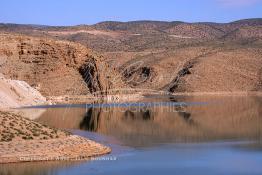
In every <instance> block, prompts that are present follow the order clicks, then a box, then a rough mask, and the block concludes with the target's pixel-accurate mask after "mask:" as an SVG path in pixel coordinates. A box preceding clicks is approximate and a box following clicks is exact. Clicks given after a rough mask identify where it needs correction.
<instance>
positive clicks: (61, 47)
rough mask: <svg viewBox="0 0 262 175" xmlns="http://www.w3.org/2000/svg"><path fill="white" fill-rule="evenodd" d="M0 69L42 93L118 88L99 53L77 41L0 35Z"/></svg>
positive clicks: (72, 92) (84, 91)
mask: <svg viewBox="0 0 262 175" xmlns="http://www.w3.org/2000/svg"><path fill="white" fill-rule="evenodd" d="M0 41H1V42H0V72H1V73H3V74H4V75H5V76H6V77H9V78H12V79H18V80H24V81H26V82H28V83H29V84H30V85H31V86H33V87H35V88H37V89H38V90H39V91H40V92H41V93H42V94H43V95H45V96H57V95H83V94H90V93H94V92H98V93H99V92H100V91H107V90H109V89H110V88H113V87H121V86H122V85H123V84H122V83H121V80H118V81H117V82H116V81H113V78H114V77H116V76H117V75H118V73H117V72H116V71H114V70H113V69H111V68H110V67H109V66H108V65H107V64H106V63H105V62H104V61H103V58H102V57H101V56H99V55H96V54H95V53H93V52H92V51H91V50H89V49H87V48H86V47H84V46H82V45H80V44H74V43H70V42H65V41H54V40H50V39H41V38H33V37H26V36H20V35H11V34H0Z"/></svg>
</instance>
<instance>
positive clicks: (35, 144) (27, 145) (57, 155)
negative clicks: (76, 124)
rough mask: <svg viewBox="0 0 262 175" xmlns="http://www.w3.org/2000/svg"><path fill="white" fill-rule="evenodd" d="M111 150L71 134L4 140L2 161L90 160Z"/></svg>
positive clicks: (0, 161) (1, 146) (0, 153)
mask: <svg viewBox="0 0 262 175" xmlns="http://www.w3.org/2000/svg"><path fill="white" fill-rule="evenodd" d="M110 152H111V149H110V148H109V147H106V146H103V145H101V144H99V143H96V142H94V141H91V140H89V139H86V138H83V137H80V136H76V135H70V136H68V137H66V138H62V139H50V140H41V141H39V140H30V141H27V140H26V141H20V142H15V141H14V142H4V143H3V142H2V143H0V163H15V162H32V161H69V160H70V161H75V160H88V159H90V158H91V157H95V156H99V155H104V154H107V153H110Z"/></svg>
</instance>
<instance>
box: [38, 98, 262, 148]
mask: <svg viewBox="0 0 262 175" xmlns="http://www.w3.org/2000/svg"><path fill="white" fill-rule="evenodd" d="M153 101H155V102H160V101H165V102H176V103H178V102H207V104H204V105H201V104H197V103H196V105H186V104H184V103H181V105H176V106H172V107H171V106H155V107H140V108H138V107H134V106H130V107H105V108H104V107H103V108H97V107H94V108H87V109H85V108H78V109H77V108H68V109H47V112H46V113H45V114H43V116H42V117H40V118H39V119H38V120H39V121H40V122H43V123H45V124H50V125H53V126H55V127H58V128H69V129H82V130H87V131H92V132H97V133H100V134H103V135H108V136H113V137H115V138H117V139H118V140H120V141H121V142H122V143H123V144H124V145H127V146H131V147H133V146H134V147H148V146H152V145H154V144H161V143H165V142H168V143H170V142H174V143H176V142H206V141H216V140H231V139H234V140H238V139H240V140H243V139H245V140H246V139H248V140H259V139H261V132H262V127H261V125H260V123H261V120H262V118H261V116H260V114H261V105H262V103H261V97H219V96H217V97H180V98H175V99H174V98H172V99H171V101H170V99H162V100H157V101H156V100H153Z"/></svg>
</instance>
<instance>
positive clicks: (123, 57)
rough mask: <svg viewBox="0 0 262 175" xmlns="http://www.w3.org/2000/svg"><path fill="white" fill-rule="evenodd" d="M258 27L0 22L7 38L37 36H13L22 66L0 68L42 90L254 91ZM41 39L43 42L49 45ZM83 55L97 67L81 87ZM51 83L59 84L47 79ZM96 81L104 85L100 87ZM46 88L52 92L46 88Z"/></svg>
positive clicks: (260, 79) (260, 72)
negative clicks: (95, 75) (117, 79)
mask: <svg viewBox="0 0 262 175" xmlns="http://www.w3.org/2000/svg"><path fill="white" fill-rule="evenodd" d="M261 27H262V19H246V20H239V21H235V22H231V23H209V22H206V23H186V22H179V21H174V22H162V21H132V22H113V21H112V22H110V21H108V22H101V23H98V24H95V25H79V26H71V27H52V26H34V25H15V24H1V25H0V31H2V32H8V33H10V34H9V35H8V36H9V37H11V35H12V34H11V33H22V34H26V35H31V36H37V37H40V38H42V39H32V38H31V37H28V38H30V40H33V42H31V41H28V40H27V39H26V40H25V39H22V40H21V39H20V40H19V42H20V44H18V42H17V41H15V44H16V45H17V46H16V48H18V49H17V51H16V53H17V55H16V56H15V57H16V58H19V59H18V60H19V63H20V62H21V64H23V66H21V67H20V69H21V68H22V67H25V69H24V70H23V71H21V72H22V73H20V71H16V70H17V69H19V66H16V67H13V66H12V65H14V62H12V61H8V62H9V64H8V66H2V68H1V69H0V70H1V72H4V73H5V74H6V75H9V76H13V77H14V78H18V79H22V80H25V81H29V82H30V83H31V85H35V86H36V87H38V86H41V88H42V91H41V92H43V94H45V95H46V94H55V95H61V94H65V93H67V94H68V93H69V94H74V93H73V92H74V91H75V92H76V94H86V93H89V92H94V91H97V90H101V89H103V90H105V89H108V87H110V88H112V87H113V88H116V87H117V88H119V87H120V85H121V86H122V84H123V82H122V81H124V82H125V83H126V84H128V85H129V86H130V87H132V88H136V89H152V90H165V91H169V92H203V91H207V92H217V91H228V92H232V91H257V90H261V89H262V66H261V65H262V59H261V55H262V28H261ZM4 36H5V37H3V35H2V38H5V40H4V39H2V41H3V42H1V44H2V45H4V46H5V47H7V46H9V48H11V47H12V48H14V47H13V46H11V44H12V42H10V41H13V40H12V39H11V40H10V41H9V39H8V38H7V37H6V35H4ZM16 37H17V36H16ZM11 38H14V36H12V37H11ZM24 38H26V37H24ZM47 38H53V39H52V40H51V39H47ZM16 40H17V39H16ZM55 40H62V41H55ZM68 40H69V41H73V42H76V43H81V44H82V45H79V44H73V43H69V42H67V41H68ZM7 41H8V42H7ZM25 41H26V42H25ZM35 41H37V42H35ZM42 41H44V43H45V42H47V41H48V42H47V43H49V42H51V47H49V46H45V45H44V44H43V42H42ZM6 43H8V44H6ZM23 43H25V45H24V46H23ZM83 45H84V46H87V47H88V48H91V49H93V50H95V51H97V52H99V53H101V54H102V55H103V56H104V57H103V60H102V58H99V57H95V59H93V58H92V56H91V55H92V54H93V53H92V52H91V51H90V50H88V51H87V49H85V48H84V46H83ZM3 48H4V47H3ZM23 49H25V50H34V51H35V52H37V51H39V53H37V54H39V55H35V54H32V53H24V52H23ZM8 50H12V49H7V51H8ZM42 50H43V51H44V52H43V53H42ZM45 50H47V51H48V53H47V54H46V56H45V55H43V54H45ZM5 52H6V51H2V53H5ZM87 53H88V54H87ZM7 54H8V52H7ZM85 55H88V56H85ZM9 57H11V58H14V56H9ZM39 57H40V59H38V58H39ZM42 57H45V59H41V58H42ZM32 58H34V59H33V60H32ZM62 58H63V59H62ZM12 60H15V59H12ZM22 60H23V61H22ZM39 60H45V61H44V62H41V61H39ZM47 60H48V61H47ZM75 60H76V61H75ZM84 60H89V61H90V60H96V61H95V63H94V64H95V65H100V66H101V67H100V68H99V66H98V68H97V73H98V74H99V80H96V79H93V80H94V81H92V83H91V84H89V85H88V87H89V88H86V86H84V85H86V84H85V83H84V82H83V78H82V77H81V76H79V75H80V74H81V72H83V71H85V69H81V66H82V65H83V64H84V62H85V61H84ZM15 61H16V60H15ZM25 61H26V62H28V63H24V62H25ZM36 62H38V63H36ZM105 62H107V63H108V65H110V67H111V68H112V69H110V67H108V69H104V68H105V67H107V64H106V63H105ZM94 64H93V65H94ZM18 65H19V64H18ZM25 65H26V66H25ZM36 65H37V66H36ZM29 67H30V68H29ZM33 67H37V68H33ZM109 69H110V70H113V73H112V74H111V73H109V74H108V73H107V72H108V71H109ZM114 69H115V71H114ZM27 70H29V71H27ZM47 70H48V71H47ZM77 70H78V71H77ZM79 70H80V74H79ZM89 70H90V69H89ZM18 72H19V73H18ZM30 72H32V73H33V74H30ZM62 74H63V75H64V76H63V77H61V76H60V75H62ZM82 74H83V73H82ZM108 75H109V76H108ZM119 75H121V77H122V78H121V79H122V81H121V82H118V83H111V85H109V84H110V81H112V80H111V79H110V78H112V77H114V76H117V77H118V76H119ZM28 76H30V77H29V78H28ZM50 77H52V78H50ZM92 77H93V76H92ZM103 77H104V78H103ZM106 77H107V78H106ZM40 79H41V81H40ZM100 79H101V80H100ZM102 79H103V80H102ZM58 81H63V83H58V84H56V83H54V82H58ZM39 82H40V84H39ZM98 82H103V83H105V84H104V85H102V86H101V87H100V85H99V83H98ZM37 83H38V84H37ZM72 84H73V86H70V85H72ZM57 87H58V88H57ZM83 87H84V88H83ZM50 89H52V91H54V92H53V93H49V92H50V91H51V90H50ZM53 89H55V90H53ZM73 89H74V90H73Z"/></svg>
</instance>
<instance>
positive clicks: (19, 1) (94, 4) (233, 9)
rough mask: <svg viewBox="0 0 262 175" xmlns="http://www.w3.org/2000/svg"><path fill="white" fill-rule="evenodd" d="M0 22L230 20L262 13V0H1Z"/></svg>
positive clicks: (47, 23)
mask: <svg viewBox="0 0 262 175" xmlns="http://www.w3.org/2000/svg"><path fill="white" fill-rule="evenodd" d="M0 7H1V10H0V22H4V23H20V24H44V25H77V24H94V23H97V22H101V21H108V20H110V21H132V20H165V21H186V22H203V21H212V22H229V21H234V20H238V19H246V18H261V17H262V0H1V1H0Z"/></svg>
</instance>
